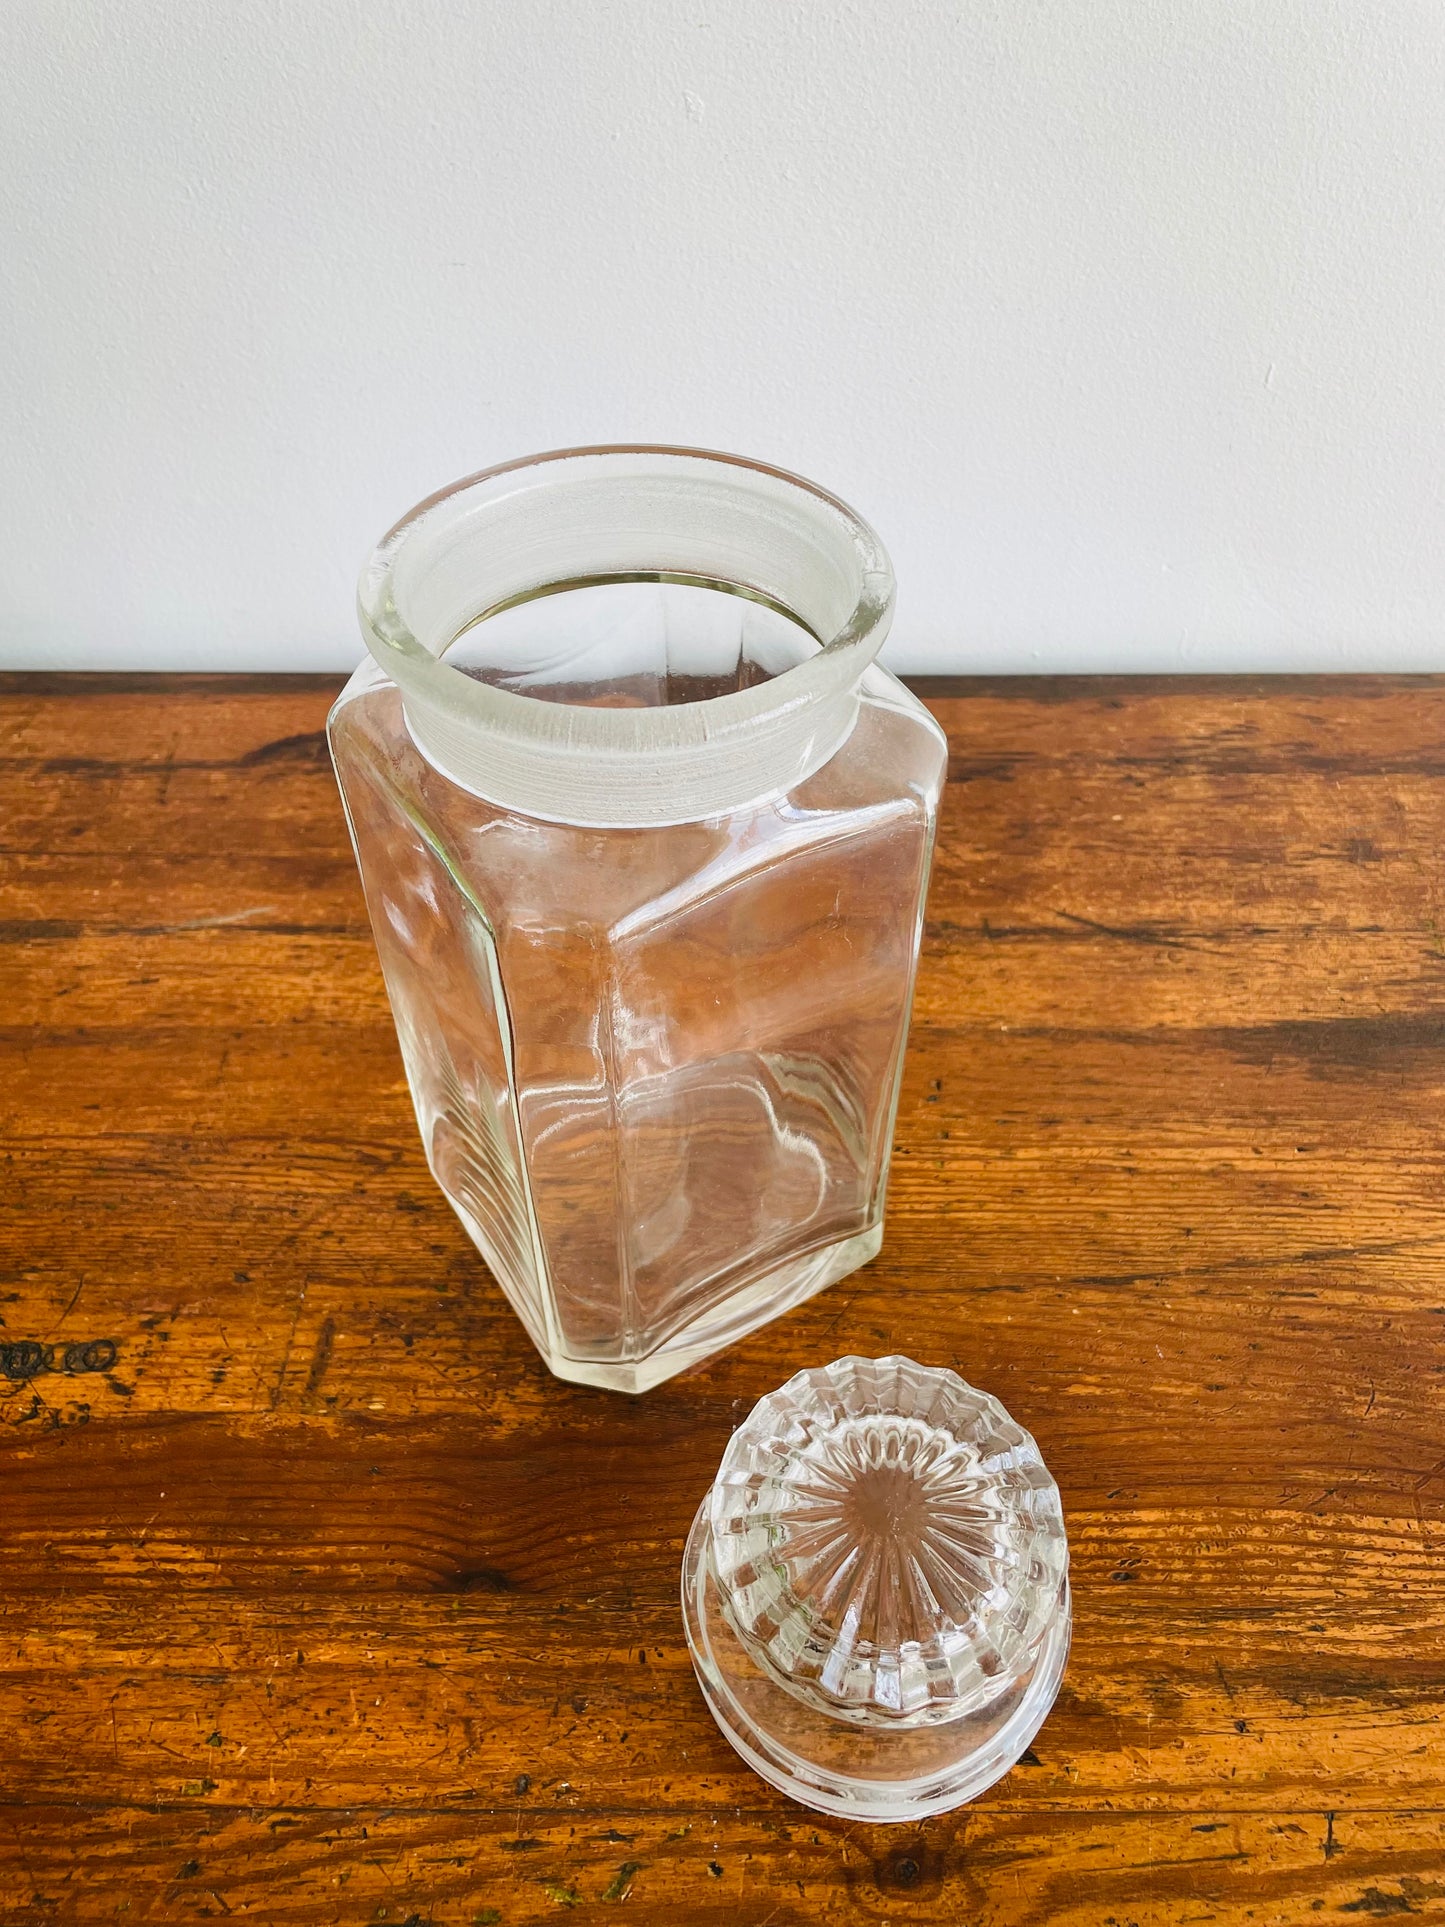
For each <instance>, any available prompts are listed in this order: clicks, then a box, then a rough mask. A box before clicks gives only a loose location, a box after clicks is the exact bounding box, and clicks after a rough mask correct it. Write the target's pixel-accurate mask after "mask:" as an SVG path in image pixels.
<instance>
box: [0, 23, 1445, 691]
mask: <svg viewBox="0 0 1445 1927" xmlns="http://www.w3.org/2000/svg"><path fill="white" fill-rule="evenodd" d="M0 43H3V44H0V660H3V661H4V662H5V663H8V664H12V665H47V664H54V665H64V666H72V667H123V666H132V667H196V668H238V669H239V668H250V667H255V668H263V667H266V668H278V667H279V668H316V667H331V666H342V665H346V664H348V663H350V662H352V661H354V660H355V659H356V658H357V656H358V655H359V644H358V642H357V640H356V637H355V629H354V624H353V618H352V614H351V595H352V582H353V579H354V574H355V570H356V567H357V565H358V564H359V562H360V560H361V557H362V555H363V553H364V552H365V550H366V549H367V548H368V547H369V546H370V544H371V542H372V540H373V538H374V537H375V536H376V535H378V534H379V533H380V532H381V530H382V529H383V528H384V526H385V525H386V524H387V523H388V522H389V521H390V520H392V519H393V517H394V516H395V515H396V514H398V513H399V512H400V511H401V510H403V509H405V508H406V507H408V506H409V505H410V504H411V503H412V502H413V501H414V500H415V499H417V498H418V497H419V496H421V495H423V494H425V493H427V492H429V491H430V490H431V489H432V488H433V487H435V486H437V485H439V484H441V483H443V482H446V481H448V480H451V479H452V478H454V477H455V476H457V475H460V474H463V473H466V472H467V471H469V470H471V469H474V468H477V467H480V466H483V465H485V464H488V463H491V462H494V461H497V460H501V459H504V458H506V457H509V456H513V455H518V454H523V453H526V452H528V451H532V450H536V449H543V448H549V447H554V446H556V445H558V444H561V443H567V442H591V441H607V440H617V439H627V440H651V439H657V440H665V441H685V442H694V443H701V444H704V445H711V446H715V447H722V448H732V449H737V450H740V451H743V452H745V453H752V454H756V455H759V456H763V457H766V458H768V459H771V460H773V461H777V462H781V463H784V464H786V465H788V466H791V467H795V468H798V469H801V470H802V471H803V472H804V473H806V474H809V475H811V476H814V477H816V478H817V479H818V480H820V481H822V482H824V483H827V484H829V485H831V486H832V487H834V488H836V489H837V490H838V491H839V492H841V493H842V494H844V495H846V496H848V497H849V498H850V499H852V500H853V501H854V502H855V503H856V504H857V506H858V507H860V508H861V509H862V510H863V511H864V512H865V513H866V514H867V515H869V516H870V517H871V518H872V520H873V521H874V522H875V523H876V524H877V526H878V528H879V529H880V531H881V532H882V534H883V536H884V538H885V540H886V541H887V543H888V544H889V546H890V548H891V549H892V552H893V555H894V559H895V562H896V564H897V568H898V573H899V577H900V581H901V585H902V586H901V597H900V607H899V619H898V623H897V626H896V629H895V642H894V644H893V645H892V648H891V659H892V661H893V663H894V664H895V666H897V667H900V668H904V669H909V668H913V669H975V668H977V669H991V670H999V669H1002V670H1022V671H1034V670H1045V669H1068V670H1078V669H1097V670H1144V669H1153V670H1202V669H1212V668H1224V669H1240V668H1260V669H1289V668H1320V669H1344V668H1349V667H1357V666H1358V667H1381V668H1410V667H1419V668H1436V669H1445V507H1442V475H1445V299H1442V296H1445V7H1442V6H1441V5H1440V3H1439V0H1088V4H1079V3H1078V0H225V4H224V5H212V4H207V3H206V0H5V4H4V6H3V8H0Z"/></svg>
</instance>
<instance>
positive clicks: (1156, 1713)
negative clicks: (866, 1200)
mask: <svg viewBox="0 0 1445 1927" xmlns="http://www.w3.org/2000/svg"><path fill="white" fill-rule="evenodd" d="M335 686H336V685H335V683H334V682H332V681H330V680H328V679H319V678H295V679H286V678H159V677H157V678H147V677H112V678H87V677H68V678H47V677H28V678H26V677H10V678H8V679H0V718H3V742H0V980H3V1004H0V1051H3V1064H0V1157H3V1159H4V1167H3V1170H4V1178H3V1185H4V1209H3V1213H0V1347H3V1350H0V1372H3V1374H4V1376H0V1531H3V1534H4V1540H3V1559H0V1734H3V1742H4V1743H3V1745H0V1921H3V1922H4V1927H32V1924H33V1923H40V1922H54V1921H62V1920H75V1921H83V1922H89V1921H102V1920H104V1921H107V1922H114V1921H117V1920H123V1921H125V1922H126V1923H127V1927H132V1924H138V1923H141V1922H148V1921H181V1920H194V1919H201V1918H207V1917H210V1918H217V1919H219V1918H224V1917H226V1916H229V1915H236V1914H242V1913H246V1914H248V1915H249V1916H250V1917H251V1918H254V1919H264V1920H267V1921H275V1922H278V1923H283V1924H289V1923H295V1924H296V1927H302V1924H303V1923H304V1924H306V1927H312V1924H313V1923H325V1922H362V1921H384V1922H387V1923H390V1924H391V1927H403V1924H404V1923H408V1922H410V1923H411V1924H412V1927H421V1923H424V1922H436V1923H438V1927H441V1923H470V1927H524V1924H525V1923H533V1922H560V1921H562V1920H572V1919H575V1920H578V1921H582V1920H585V1919H588V1918H595V1919H598V1920H606V1919H610V1918H612V1915H611V1912H610V1909H611V1908H613V1907H615V1906H618V1905H621V1904H623V1903H625V1904H626V1905H627V1906H628V1908H629V1909H630V1918H632V1919H633V1920H642V1921H653V1922H658V1923H662V1922H668V1923H674V1922H680V1923H687V1922H692V1921H696V1922H699V1923H704V1922H705V1923H713V1922H716V1923H724V1922H729V1923H732V1922H738V1923H748V1924H749V1927H765V1923H771V1924H772V1927H804V1924H805V1923H807V1924H808V1927H813V1924H814V1923H821V1924H822V1927H842V1924H843V1923H883V1922H895V1923H899V1924H900V1927H901V1924H902V1923H907V1922H939V1923H951V1924H952V1923H960V1924H961V1923H968V1924H969V1927H974V1924H976V1927H1025V1924H1026V1923H1029V1924H1031V1923H1036V1922H1060V1923H1068V1924H1069V1927H1162V1924H1163V1923H1169V1924H1170V1927H1173V1923H1181V1927H1182V1923H1184V1922H1192V1921H1206V1920H1209V1921H1217V1922H1222V1923H1226V1924H1227V1927H1243V1923H1245V1922H1253V1923H1256V1924H1257V1927H1269V1924H1270V1923H1278V1927H1298V1923H1300V1922H1302V1921H1307V1920H1311V1919H1314V1918H1316V1917H1320V1918H1324V1919H1327V1920H1328V1919H1333V1918H1336V1917H1341V1918H1346V1919H1354V1918H1371V1917H1374V1916H1384V1915H1394V1914H1398V1915H1408V1916H1414V1915H1417V1914H1418V1915H1421V1916H1426V1915H1430V1914H1432V1913H1434V1914H1437V1915H1445V1727H1442V1715H1445V1563H1442V1549H1445V1183H1442V1178H1445V1168H1442V1167H1445V1156H1442V1152H1445V1129H1442V1123H1441V1115H1442V1099H1445V871H1442V865H1441V861H1440V855H1439V853H1440V851H1441V848H1442V844H1445V680H1439V679H1436V680H1432V679H1427V678H1371V679H1361V678H1340V679H1320V680H1308V679H1266V680H1231V681H1218V680H1212V679H1209V680H1205V679H1201V680H1178V681H1143V680H1094V681H1017V682H1003V681H1000V682H977V683H972V682H969V683H964V682H959V683H950V684H946V685H942V684H935V685H930V686H928V689H927V693H928V694H929V696H930V700H931V701H932V702H933V703H934V706H935V708H936V711H937V713H938V715H939V717H940V719H941V720H942V722H943V723H944V725H945V727H946V728H947V730H948V732H949V736H950V741H951V745H952V760H951V771H950V775H951V780H950V785H949V789H948V794H947V802H946V807H945V814H944V823H943V830H942V835H941V840H940V850H939V858H938V864H937V869H936V873H935V879H934V885H933V890H932V894H931V897H930V903H929V921H928V935H927V943H926V948H925V954H924V959H923V965H922V970H921V974H920V980H919V989H918V999H917V1006H916V1013H915V1026H914V1031H913V1036H912V1041H911V1050H910V1056H909V1062H908V1070H907V1076H906V1081H905V1088H904V1094H903V1101H902V1105H901V1109H900V1113H899V1123H898V1146H897V1156H896V1162H895V1165H894V1178H893V1185H892V1192H891V1199H890V1211H889V1220H888V1232H887V1237H886V1240H885V1245H884V1251H883V1254H882V1256H881V1257H880V1258H879V1259H878V1261H877V1262H876V1263H875V1264H873V1265H872V1266H871V1267H869V1268H868V1269H867V1270H865V1271H863V1272H861V1273H859V1274H857V1275H855V1276H854V1277H852V1278H850V1279H847V1280H845V1281H843V1282H842V1283H841V1284H839V1285H837V1286H835V1287H834V1288H833V1289H832V1290H831V1291H830V1292H828V1293H826V1294H824V1295H823V1296H822V1297H821V1298H819V1299H817V1300H816V1301H814V1302H813V1303H812V1304H810V1305H808V1306H805V1307H804V1308H802V1309H801V1310H799V1311H797V1312H795V1313H793V1314H792V1315H791V1316H789V1317H788V1318H786V1319H784V1320H783V1321H781V1322H780V1323H779V1324H778V1325H776V1326H775V1327H773V1328H771V1329H770V1330H769V1331H767V1332H765V1333H762V1334H759V1335H758V1336H756V1337H754V1338H753V1339H751V1340H749V1341H747V1342H746V1343H744V1344H741V1345H739V1346H737V1347H735V1348H734V1349H733V1350H732V1351H730V1352H728V1353H727V1354H726V1355H725V1356H723V1357H722V1358H720V1359H718V1360H716V1361H715V1362H713V1363H712V1364H710V1365H708V1366H706V1367H703V1368H700V1369H698V1370H697V1371H694V1372H692V1373H690V1374H688V1375H687V1376H685V1377H684V1378H681V1379H679V1380H675V1381H674V1382H672V1383H671V1384H669V1385H666V1386H664V1387H661V1388H660V1389H659V1390H658V1391H656V1392H653V1393H650V1394H649V1395H648V1396H647V1397H646V1398H644V1399H642V1400H640V1401H629V1400H626V1399H622V1398H619V1397H616V1396H613V1395H609V1394H606V1393H601V1392H592V1391H586V1390H582V1389H580V1388H577V1387H570V1386H564V1385H561V1384H559V1383H557V1382H555V1381H553V1380H552V1379H550V1378H549V1377H548V1376H547V1375H546V1373H545V1372H544V1371H543V1370H542V1368H541V1366H540V1364H539V1362H538V1361H537V1359H536V1357H535V1355H534V1354H533V1353H532V1351H531V1350H530V1348H529V1346H528V1345H527V1343H526V1341H525V1339H524V1338H523V1335H522V1332H521V1328H520V1326H519V1325H518V1324H517V1322H516V1321H515V1319H514V1318H513V1317H512V1315H511V1313H510V1312H509V1311H508V1310H507V1308H506V1306H505V1304H504V1303H503V1302H502V1300H501V1298H500V1297H499V1295H498V1294H497V1292H496V1290H495V1289H494V1287H493V1286H492V1284H491V1283H490V1281H489V1279H488V1277H487V1275H486V1272H485V1269H484V1267H483V1266H482V1264H481V1263H480V1261H479V1260H478V1259H477V1257H476V1256H475V1254H474V1253H473V1251H472V1250H471V1248H470V1246H469V1245H468V1244H467V1243H466V1241H465V1239H464V1237H463V1235H462V1233H461V1231H460V1229H459V1227H458V1226H457V1224H456V1223H455V1221H454V1220H453V1219H452V1217H451V1215H450V1213H449V1211H448V1210H447V1208H446V1206H445V1205H444V1204H443V1202H442V1200H441V1199H440V1197H439V1195H438V1194H437V1192H436V1191H435V1188H434V1187H433V1185H432V1184H431V1181H430V1179H429V1177H428V1175H427V1172H426V1169H425V1166H424V1163H423V1161H422V1157H421V1153H420V1148H419V1145H418V1142H417V1139H416V1134H415V1130H414V1126H413V1124H412V1120H411V1116H410V1112H409V1109H408V1105H407V1100H406V1093H405V1087H404V1083H403V1079H402V1074H401V1065H400V1061H399V1058H398V1055H397V1050H396V1045H395V1042H394V1039H393V1037H392V1033H391V1027H390V1020H389V1017H388V1014H387V1009H386V1003H385V998H384V995H383V992H382V988H381V984H380V980H379V977H378V973H377V969H376V964H375V960H374V955H373V952H372V947H371V940H370V935H369V932H368V930H367V927H366V922H365V915H364V910H363V906H362V902H361V896H360V891H359V888H358V886H357V883H356V879H355V876H354V872H353V867H352V861H351V856H350V852H349V850H348V848H347V845H346V838H345V831H344V827H343V823H342V818H341V812H340V809H339V806H338V803H337V799H336V795H335V791H334V788H333V784H332V780H331V775H330V771H329V767H328V765H327V762H326V758H325V752H324V744H323V740H322V737H321V734H320V730H321V725H322V721H323V718H324V715H325V710H326V706H327V703H328V701H329V699H330V696H331V694H332V692H333V690H334V688H335ZM895 1347H896V1348H904V1349H908V1350H911V1351H914V1352H917V1353H918V1354H920V1355H922V1356H924V1357H926V1358H931V1359H938V1360H942V1361H945V1362H950V1363H953V1364H955V1365H957V1366H958V1367H959V1368H960V1369H961V1370H963V1371H964V1372H965V1373H966V1374H967V1375H968V1376H970V1377H972V1378H975V1379H976V1380H978V1381H979V1382H981V1383H983V1384H985V1385H987V1386H989V1387H991V1388H992V1389H994V1390H995V1391H997V1392H999V1393H1000V1394H1001V1395H1002V1396H1003V1397H1004V1399H1005V1400H1006V1401H1007V1403H1008V1404H1009V1405H1010V1407H1011V1408H1012V1409H1013V1410H1014V1412H1015V1413H1016V1414H1017V1415H1018V1416H1019V1418H1020V1419H1021V1420H1023V1422H1024V1423H1026V1424H1027V1425H1029V1426H1030V1427H1031V1428H1032V1429H1033V1430H1034V1432H1035V1433H1036V1434H1037V1436H1038V1437H1039V1439H1040V1441H1041V1443H1042V1445H1043V1448H1044V1450H1045V1453H1046V1455H1047V1457H1048V1459H1049V1462H1050V1464H1051V1465H1052V1466H1053V1467H1054V1469H1055V1471H1056V1473H1057V1475H1058V1478H1059V1482H1060V1485H1061V1487H1062V1489H1063V1494H1064V1500H1065V1504H1066V1507H1067V1511H1068V1517H1069V1523H1070V1529H1071V1536H1072V1544H1073V1561H1074V1565H1073V1570H1074V1580H1075V1612H1076V1627H1077V1631H1076V1640H1075V1647H1074V1653H1073V1657H1072V1659H1071V1662H1070V1667H1069V1672H1068V1675H1067V1678H1066V1682H1065V1686H1064V1690H1063V1692H1062V1694H1061V1696H1060V1700H1059V1703H1058V1706H1057V1708H1056V1709H1055V1712H1054V1714H1053V1716H1052V1717H1051V1719H1050V1720H1049V1722H1048V1724H1047V1725H1046V1726H1045V1728H1044V1730H1043V1732H1042V1733H1041V1734H1040V1736H1039V1738H1038V1741H1037V1742H1036V1744H1035V1746H1034V1748H1033V1750H1032V1751H1031V1753H1030V1754H1029V1755H1028V1756H1027V1758H1026V1760H1025V1762H1024V1763H1022V1764H1021V1765H1020V1766H1019V1767H1018V1768H1017V1769H1016V1770H1015V1771H1014V1772H1013V1773H1012V1774H1011V1775H1010V1776H1009V1777H1008V1778H1007V1779H1006V1780H1005V1781H1004V1782H1003V1783H1002V1784H1001V1785H1000V1786H998V1787H997V1788H996V1789H994V1790H993V1791H992V1792H991V1793H990V1794H989V1795H988V1796H986V1797H985V1798H984V1799H983V1800H981V1801H979V1802H978V1803H977V1804H976V1805H975V1806H974V1807H973V1808H971V1809H969V1810H967V1811H966V1812H964V1813H961V1814H956V1815H953V1816H949V1817H946V1818H942V1819H938V1820H933V1821H929V1822H927V1823H926V1824H924V1825H923V1826H921V1827H914V1828H881V1829H874V1828H867V1827H858V1826H853V1827H847V1826H842V1825H840V1824H837V1823H835V1822H832V1821H828V1820H824V1819H822V1818H819V1817H816V1816H813V1815H810V1814H808V1813H807V1812H805V1811H804V1810H803V1809H801V1808H797V1807H794V1806H791V1805H789V1804H788V1803H787V1802H786V1801H784V1800H782V1799H780V1798H776V1797H774V1796H773V1794H772V1793H771V1792H770V1790H769V1789H768V1788H766V1787H765V1786H763V1785H762V1783H761V1782H759V1781H757V1780H756V1779H754V1778H753V1777H752V1776H751V1775H749V1774H748V1773H747V1772H746V1770H745V1769H744V1768H743V1767H742V1766H741V1765H740V1763H739V1762H738V1761H737V1760H736V1759H735V1758H734V1756H733V1755H732V1753H731V1752H730V1751H729V1750H728V1748H727V1746H726V1745H725V1743H724V1742H723V1740H722V1739H721V1736H720V1735H719V1734H718V1733H717V1732H716V1730H715V1729H714V1728H713V1726H712V1723H711V1721H710V1719H709V1718H708V1716H707V1714H706V1712H705V1710H704V1709H703V1707H702V1704H701V1702H700V1700H699V1699H698V1696H697V1694H696V1691H695V1689H694V1686H693V1683H692V1678H691V1672H690V1668H689V1665H688V1661H687V1656H686V1651H685V1649H684V1647H683V1644H682V1640H681V1628H680V1624H679V1618H678V1611H677V1605H676V1582H677V1570H678V1562H679V1556H680V1552H681V1546H682V1540H683V1537H684V1535H685V1532H686V1529H687V1525H688V1523H689V1521H690V1518H691V1515H692V1511H693V1508H694V1506H695V1504H696V1502H697V1499H698V1497H699V1495H700V1493H701V1492H702V1490H703V1488H704V1487H705V1485H706V1483H707V1480H708V1477H709V1475H710V1473H711V1471H712V1469H713V1467H714V1466H715V1464H716V1461H717V1458H718V1455H719V1453H720V1451H721V1448H722V1445H723V1442H724V1440H725V1438H726V1436H727V1433H728V1430H729V1427H730V1426H731V1425H732V1424H733V1423H735V1422H736V1420H737V1418H738V1417H739V1416H740V1415H741V1414H742V1413H743V1412H744V1411H745V1410H746V1409H747V1407H748V1405H749V1403H750V1402H751V1401H752V1400H753V1399H754V1398H756V1397H757V1396H758V1395H759V1394H760V1393H762V1392H763V1391H765V1390H767V1389H769V1388H770V1387H771V1386H773V1385H774V1384H776V1383H777V1382H778V1380H779V1378H780V1376H782V1375H783V1373H784V1372H785V1371H786V1370H787V1369H790V1368H791V1367H793V1366H795V1365H796V1364H799V1363H803V1362H807V1361H810V1360H821V1359H825V1358H829V1357H833V1356H836V1355H838V1354H840V1353H842V1352H845V1351H850V1350H855V1351H878V1350H881V1349H885V1348H895Z"/></svg>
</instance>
